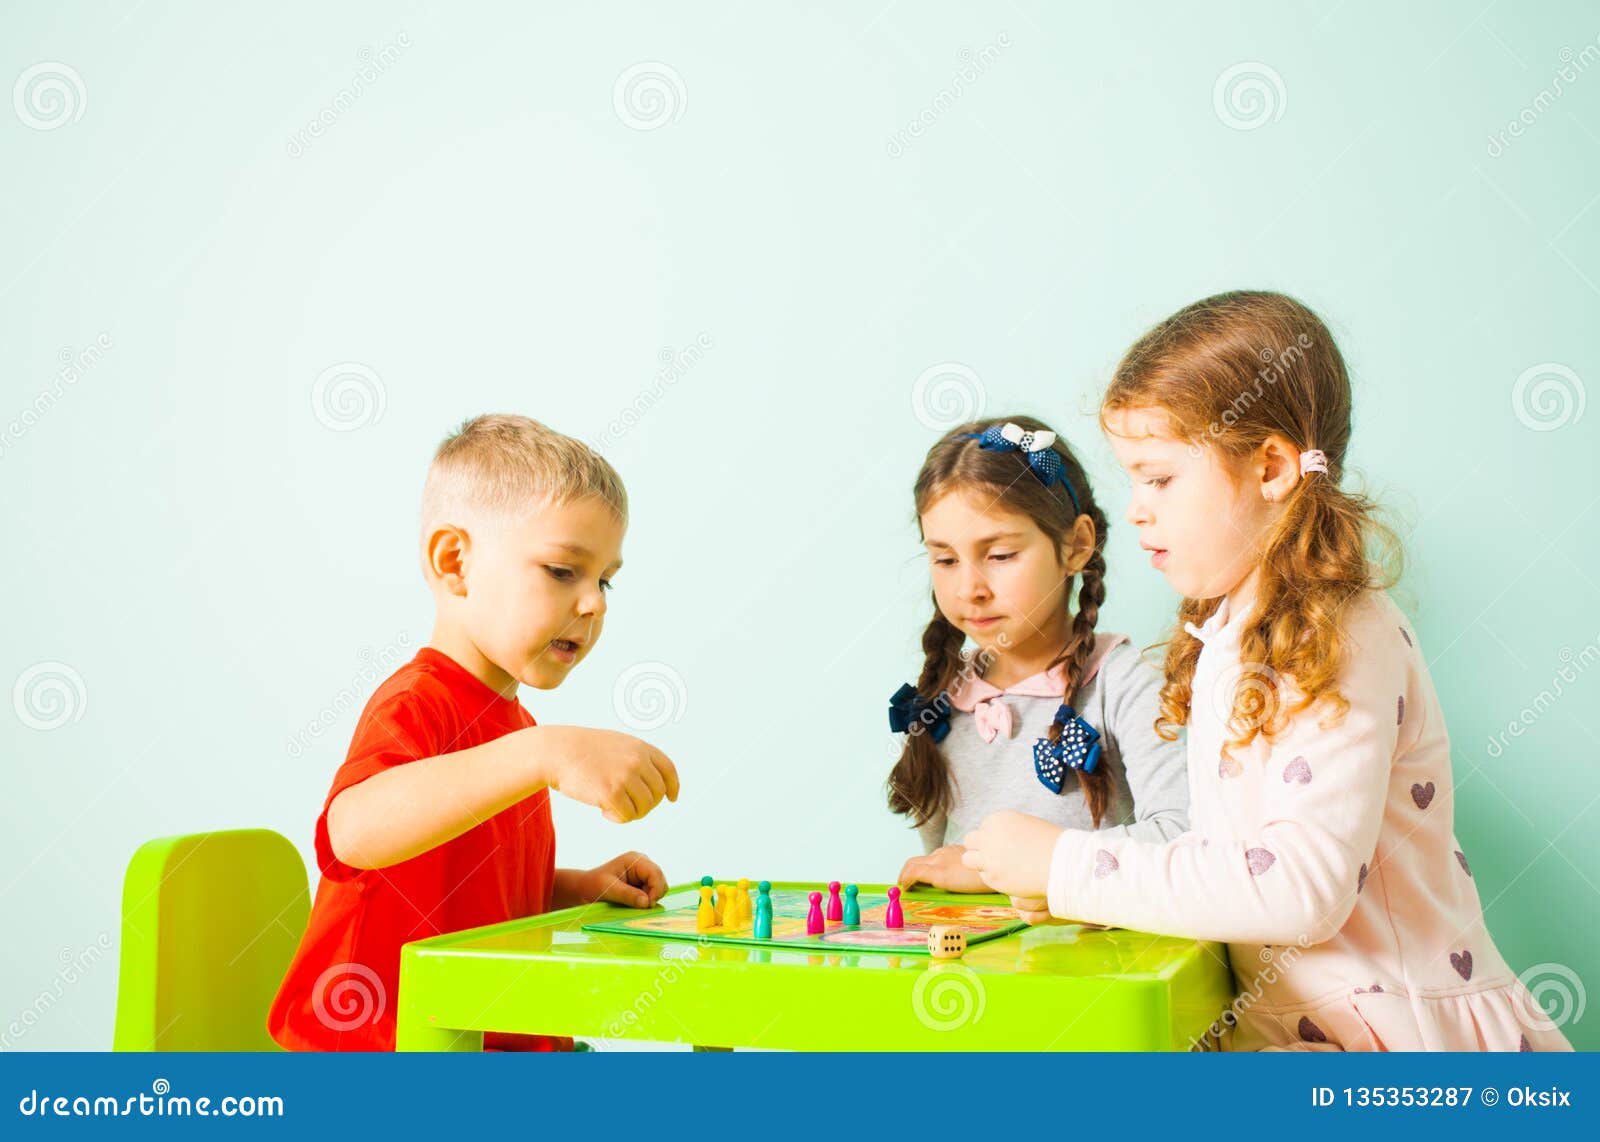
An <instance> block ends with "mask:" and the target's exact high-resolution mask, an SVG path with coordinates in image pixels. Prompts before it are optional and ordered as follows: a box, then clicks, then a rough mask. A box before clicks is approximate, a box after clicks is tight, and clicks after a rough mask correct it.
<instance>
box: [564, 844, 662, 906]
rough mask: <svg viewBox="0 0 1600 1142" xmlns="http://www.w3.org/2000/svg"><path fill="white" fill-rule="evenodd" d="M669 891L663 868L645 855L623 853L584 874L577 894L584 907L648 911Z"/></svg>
mask: <svg viewBox="0 0 1600 1142" xmlns="http://www.w3.org/2000/svg"><path fill="white" fill-rule="evenodd" d="M666 891H667V878H666V875H665V874H664V873H662V871H661V866H660V865H658V864H656V862H655V861H653V860H651V859H650V858H649V857H647V856H645V855H644V854H643V853H623V854H622V855H621V856H616V857H612V858H611V859H610V860H608V861H606V863H605V864H602V865H599V866H598V867H596V868H591V869H590V870H589V871H588V872H585V873H584V874H583V879H582V880H581V882H580V884H579V887H578V892H579V895H580V896H581V898H582V903H584V904H621V905H622V906H624V907H626V908H649V907H651V906H652V905H654V904H655V903H656V901H658V900H660V899H661V897H662V896H663V895H665V894H666Z"/></svg>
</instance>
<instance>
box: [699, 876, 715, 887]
mask: <svg viewBox="0 0 1600 1142" xmlns="http://www.w3.org/2000/svg"><path fill="white" fill-rule="evenodd" d="M716 886H717V882H716V881H714V880H712V879H711V878H710V877H709V876H702V877H701V878H700V887H701V888H715V887H716Z"/></svg>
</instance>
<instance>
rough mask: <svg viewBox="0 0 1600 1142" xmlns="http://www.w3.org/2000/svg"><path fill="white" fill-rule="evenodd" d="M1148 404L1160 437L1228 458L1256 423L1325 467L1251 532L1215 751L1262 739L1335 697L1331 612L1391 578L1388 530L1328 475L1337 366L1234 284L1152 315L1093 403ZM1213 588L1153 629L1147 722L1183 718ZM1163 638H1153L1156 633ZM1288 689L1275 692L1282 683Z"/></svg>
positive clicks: (1293, 307) (1336, 714) (1336, 455)
mask: <svg viewBox="0 0 1600 1142" xmlns="http://www.w3.org/2000/svg"><path fill="white" fill-rule="evenodd" d="M1133 409H1146V410H1153V411H1158V412H1160V413H1162V414H1163V415H1164V416H1165V418H1166V420H1167V422H1168V425H1169V431H1171V432H1172V434H1173V435H1174V436H1177V437H1178V438H1180V439H1184V440H1187V441H1189V442H1190V444H1191V447H1199V448H1211V449H1214V450H1215V451H1216V453H1217V454H1218V455H1219V456H1220V458H1221V459H1222V461H1223V463H1224V466H1225V467H1226V468H1228V469H1229V470H1237V469H1238V468H1239V467H1240V466H1242V464H1243V462H1244V461H1245V459H1246V458H1247V457H1249V456H1251V455H1252V454H1254V453H1255V451H1256V450H1257V449H1258V448H1259V447H1260V446H1261V445H1262V444H1263V443H1264V442H1265V441H1266V440H1267V438H1268V437H1270V436H1274V435H1276V436H1281V437H1283V438H1285V439H1287V440H1288V441H1289V442H1290V443H1291V444H1292V445H1293V446H1294V447H1295V448H1296V449H1297V450H1299V451H1306V450H1310V449H1318V450H1320V451H1321V452H1322V453H1323V454H1324V455H1325V456H1326V457H1327V461H1328V471H1327V472H1326V473H1325V474H1323V473H1314V474H1310V475H1308V476H1306V477H1305V478H1302V479H1301V480H1299V481H1298V482H1297V483H1296V484H1295V486H1294V488H1293V490H1292V491H1291V492H1290V493H1289V495H1288V497H1287V498H1286V499H1285V500H1284V502H1283V511H1282V513H1281V514H1280V515H1279V517H1278V518H1277V520H1276V521H1275V522H1274V524H1273V526H1272V527H1271V529H1270V530H1269V531H1268V533H1267V535H1266V536H1265V537H1264V541H1263V544H1262V549H1261V556H1260V564H1259V567H1260V576H1259V582H1260V586H1259V589H1258V590H1257V592H1256V597H1255V602H1254V607H1253V611H1252V613H1251V614H1250V615H1249V616H1248V618H1247V619H1246V620H1245V623H1244V627H1243V630H1242V632H1241V635H1240V640H1239V658H1240V661H1241V663H1243V664H1246V665H1245V666H1244V667H1243V671H1244V673H1242V674H1241V675H1240V676H1239V677H1238V678H1237V679H1234V680H1232V681H1233V683H1234V689H1233V693H1232V694H1231V696H1228V698H1227V700H1228V701H1229V702H1230V713H1229V717H1228V730H1229V737H1228V739H1227V741H1226V743H1225V745H1224V747H1223V752H1224V754H1227V753H1229V752H1231V751H1232V750H1235V749H1243V748H1244V747H1245V746H1247V745H1249V744H1250V742H1252V741H1254V740H1255V738H1256V737H1257V735H1259V734H1264V735H1265V736H1266V738H1267V740H1268V741H1270V740H1272V738H1273V737H1274V736H1275V735H1276V734H1278V733H1279V732H1281V731H1282V730H1283V729H1284V727H1285V726H1287V725H1288V723H1289V722H1290V720H1291V719H1293V718H1294V717H1295V716H1296V715H1297V714H1299V713H1301V712H1302V711H1304V710H1306V709H1308V708H1310V707H1311V706H1313V705H1314V704H1316V703H1318V702H1323V703H1325V705H1324V706H1323V707H1322V709H1324V710H1325V711H1326V714H1325V716H1324V719H1323V720H1324V724H1333V723H1336V722H1337V721H1339V720H1340V719H1342V718H1343V717H1344V715H1345V713H1346V712H1347V711H1348V709H1349V703H1348V701H1347V700H1346V699H1345V698H1344V696H1343V695H1342V694H1341V693H1339V690H1338V687H1337V685H1336V680H1337V678H1338V675H1339V672H1340V670H1341V669H1342V667H1343V665H1344V662H1345V658H1346V655H1347V654H1348V653H1349V646H1348V645H1347V638H1346V636H1345V634H1344V632H1343V623H1342V621H1341V620H1342V618H1343V617H1344V615H1345V612H1346V609H1347V608H1348V607H1350V606H1351V604H1352V603H1354V602H1355V601H1356V600H1357V599H1358V598H1359V597H1360V596H1361V595H1362V594H1363V593H1364V592H1365V591H1367V590H1368V589H1373V588H1379V589H1381V588H1384V587H1387V586H1390V585H1391V584H1392V583H1393V582H1394V581H1395V579H1396V578H1397V577H1398V570H1399V564H1400V548H1399V542H1398V540H1397V539H1396V537H1395V534H1394V532H1393V531H1392V530H1391V529H1390V528H1389V527H1387V526H1386V525H1385V524H1384V523H1383V522H1381V521H1380V520H1379V519H1378V515H1377V512H1378V508H1377V505H1376V503H1374V501H1372V500H1371V499H1369V498H1368V497H1366V496H1365V495H1363V494H1360V493H1357V492H1349V491H1345V490H1344V489H1343V488H1341V487H1340V481H1341V480H1342V479H1343V476H1344V465H1345V453H1346V451H1347V449H1348V447H1349V444H1350V417H1351V399H1350V377H1349V374H1348V373H1347V371H1346V369H1345V363H1344V358H1343V357H1342V356H1341V355H1340V353H1339V349H1338V346H1337V345H1335V344H1334V341H1333V335H1332V334H1331V333H1329V331H1328V327H1327V326H1326V325H1324V324H1323V322H1322V320H1321V318H1319V317H1318V316H1317V315H1316V314H1315V313H1313V312H1312V311H1311V310H1310V309H1308V308H1307V307H1306V306H1305V305H1303V304H1301V303H1300V302H1298V301H1296V300H1295V299H1294V298H1291V297H1287V296H1285V295H1284V294H1281V293H1271V292H1266V291H1254V290H1239V291H1234V292H1230V293H1222V294H1217V295H1216V296H1214V297H1208V298H1204V299H1202V300H1200V301H1197V302H1194V303H1193V304H1192V305H1189V306H1186V307H1184V308H1183V309H1181V310H1179V311H1178V312H1177V313H1175V314H1173V315H1172V316H1171V317H1168V318H1167V319H1166V320H1164V321H1162V322H1160V323H1159V324H1157V325H1156V326H1155V327H1154V328H1153V329H1151V330H1150V331H1149V332H1147V333H1145V335H1144V336H1143V337H1141V338H1139V340H1138V341H1137V342H1136V343H1135V344H1134V345H1133V347H1132V348H1131V349H1129V350H1128V352H1127V353H1126V354H1125V355H1124V356H1123V358H1122V362H1121V363H1120V364H1119V365H1118V366H1117V371H1116V374H1115V376H1114V377H1113V378H1112V381H1111V384H1110V386H1109V387H1108V388H1107V389H1106V393H1105V396H1104V398H1103V399H1102V401H1101V405H1100V422H1101V425H1102V426H1103V427H1104V426H1106V418H1107V416H1108V415H1109V414H1111V413H1113V412H1120V411H1129V410H1133ZM1220 603H1221V600H1220V599H1184V600H1183V602H1182V603H1181V604H1180V605H1179V607H1178V616H1177V622H1176V625H1175V627H1174V629H1173V631H1172V632H1171V634H1170V635H1169V636H1168V638H1167V640H1166V641H1165V643H1164V645H1165V647H1166V661H1165V664H1164V667H1163V669H1164V673H1165V676H1166V681H1165V684H1164V685H1163V686H1162V688H1161V715H1160V717H1159V718H1157V720H1156V727H1155V728H1156V732H1157V733H1159V734H1160V735H1161V736H1162V737H1164V738H1166V739H1167V740H1169V741H1170V740H1173V739H1175V738H1176V737H1177V730H1178V727H1180V726H1183V725H1186V724H1187V723H1188V721H1189V708H1190V704H1191V702H1192V700H1193V696H1194V695H1193V692H1192V683H1193V680H1194V668H1195V662H1196V661H1197V660H1198V659H1199V657H1200V647H1201V643H1200V640H1199V639H1197V638H1195V637H1194V636H1193V635H1191V634H1189V633H1188V632H1187V629H1186V625H1187V624H1189V623H1194V624H1199V623H1202V622H1204V621H1205V620H1206V619H1207V618H1209V617H1210V616H1211V615H1212V614H1213V613H1214V612H1215V611H1216V609H1217V607H1218V606H1219V605H1220ZM1157 645H1158V646H1159V645H1163V644H1157ZM1286 691H1287V693H1288V695H1289V696H1288V698H1287V700H1286V699H1285V692H1286Z"/></svg>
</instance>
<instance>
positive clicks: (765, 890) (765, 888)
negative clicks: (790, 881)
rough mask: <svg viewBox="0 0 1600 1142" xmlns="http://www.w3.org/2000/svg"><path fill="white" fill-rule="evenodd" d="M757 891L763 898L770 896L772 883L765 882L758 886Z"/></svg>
mask: <svg viewBox="0 0 1600 1142" xmlns="http://www.w3.org/2000/svg"><path fill="white" fill-rule="evenodd" d="M756 891H757V892H759V893H761V894H762V895H763V896H766V895H768V894H769V893H771V891H772V881H770V880H763V881H762V882H761V883H760V884H758V885H756Z"/></svg>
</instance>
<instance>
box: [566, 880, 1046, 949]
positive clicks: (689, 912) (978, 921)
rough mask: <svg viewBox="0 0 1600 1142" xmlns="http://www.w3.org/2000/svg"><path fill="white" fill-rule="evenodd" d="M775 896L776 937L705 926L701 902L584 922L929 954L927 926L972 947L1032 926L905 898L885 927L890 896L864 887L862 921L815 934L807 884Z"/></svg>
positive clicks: (622, 929)
mask: <svg viewBox="0 0 1600 1142" xmlns="http://www.w3.org/2000/svg"><path fill="white" fill-rule="evenodd" d="M771 896H772V936H771V938H770V939H767V938H763V939H757V938H756V935H755V929H754V926H753V925H752V924H751V923H749V922H740V923H736V924H731V925H717V926H714V927H710V928H705V929H702V928H700V927H699V925H698V923H697V920H696V912H697V906H696V905H689V906H687V907H682V908H661V907H657V908H654V909H651V910H650V911H648V912H644V913H640V914H636V915H633V916H630V917H628V918H627V919H619V920H610V921H602V922H599V923H594V924H585V925H584V926H583V930H584V931H585V932H612V933H616V934H619V935H626V936H642V937H647V938H651V939H657V940H695V941H704V942H707V943H713V944H745V945H751V946H756V947H774V946H776V947H782V948H789V949H794V948H811V949H815V950H818V951H829V952H840V951H853V952H897V953H900V954H909V955H917V954H921V955H927V954H928V929H929V928H931V927H933V926H934V925H936V924H945V925H955V926H958V927H960V928H962V929H963V930H964V931H965V932H966V939H967V944H968V946H971V945H972V944H981V943H983V942H984V941H986V940H993V939H996V938H998V937H1000V936H1006V935H1009V934H1010V933H1012V932H1017V931H1020V930H1021V929H1023V928H1026V927H1027V926H1028V925H1027V923H1026V922H1025V921H1023V920H1020V919H1018V918H1017V914H1016V912H1015V910H1013V909H1011V908H1005V907H1000V906H998V905H993V904H963V903H959V902H956V901H952V900H949V899H938V900H919V899H915V898H913V897H905V898H903V900H902V902H901V907H902V910H903V912H904V926H903V927H899V928H890V927H886V926H885V924H884V913H885V911H886V909H887V907H888V897H887V896H885V895H884V892H883V891H882V890H878V891H869V890H867V889H862V890H861V895H860V897H859V900H860V907H861V923H859V924H845V923H843V922H840V921H835V920H828V921H826V922H825V925H824V930H823V931H822V932H821V933H818V934H815V935H809V934H807V932H806V914H807V911H808V909H809V907H810V901H809V897H810V892H808V891H807V890H805V889H804V888H789V887H781V888H780V887H777V886H774V887H773V889H772V892H771Z"/></svg>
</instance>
